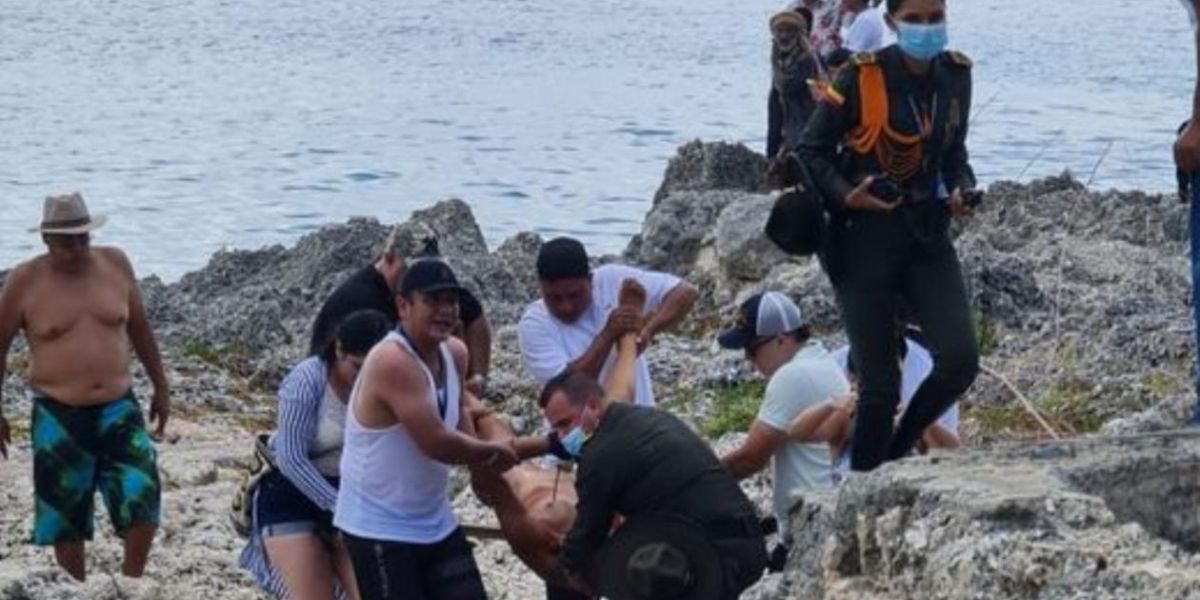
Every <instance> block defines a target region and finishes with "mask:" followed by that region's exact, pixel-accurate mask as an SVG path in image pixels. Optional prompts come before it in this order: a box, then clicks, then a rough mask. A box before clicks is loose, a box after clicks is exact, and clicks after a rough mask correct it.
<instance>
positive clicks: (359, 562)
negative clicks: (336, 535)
mask: <svg viewBox="0 0 1200 600" xmlns="http://www.w3.org/2000/svg"><path fill="white" fill-rule="evenodd" d="M342 539H344V540H345V541H346V548H347V549H348V550H349V551H350V560H351V562H353V563H354V577H355V579H357V580H358V590H359V593H360V594H361V595H362V598H363V600H486V598H487V592H486V591H484V589H483V578H482V577H481V576H480V575H479V567H478V566H476V564H475V555H474V553H473V552H472V550H471V544H470V543H469V542H467V536H466V535H464V534H463V531H462V529H461V528H460V529H455V530H454V533H451V534H450V535H449V536H446V539H444V540H442V541H440V542H435V543H433V544H408V543H403V542H385V541H379V540H371V539H366V538H360V537H357V536H353V535H351V534H349V533H346V532H342Z"/></svg>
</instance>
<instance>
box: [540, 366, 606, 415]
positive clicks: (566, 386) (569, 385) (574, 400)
mask: <svg viewBox="0 0 1200 600" xmlns="http://www.w3.org/2000/svg"><path fill="white" fill-rule="evenodd" d="M559 391H562V392H563V393H564V394H566V395H567V400H568V401H569V402H570V403H571V405H572V406H579V405H581V404H583V403H585V402H587V400H588V398H589V397H591V396H603V395H604V388H602V387H600V383H599V382H597V381H596V379H595V378H594V377H592V376H590V375H587V374H585V373H580V372H578V371H569V370H568V371H563V372H562V373H559V374H558V375H555V376H554V377H551V378H550V381H547V382H546V385H545V387H543V388H542V395H541V396H539V397H538V406H539V407H541V408H546V405H547V404H549V403H550V397H551V396H553V395H554V394H555V393H556V392H559Z"/></svg>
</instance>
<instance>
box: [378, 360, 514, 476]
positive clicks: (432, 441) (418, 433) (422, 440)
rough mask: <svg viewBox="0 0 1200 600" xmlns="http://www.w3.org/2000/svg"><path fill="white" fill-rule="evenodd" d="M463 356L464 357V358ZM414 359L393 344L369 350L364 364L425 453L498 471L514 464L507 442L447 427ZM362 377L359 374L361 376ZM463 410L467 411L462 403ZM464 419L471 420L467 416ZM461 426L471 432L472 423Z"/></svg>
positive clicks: (401, 422)
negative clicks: (433, 405) (481, 438)
mask: <svg viewBox="0 0 1200 600" xmlns="http://www.w3.org/2000/svg"><path fill="white" fill-rule="evenodd" d="M464 358H465V357H464ZM416 361H417V359H416V358H414V357H413V356H412V355H411V354H409V353H408V352H405V351H403V350H401V349H400V348H398V347H396V346H395V345H392V346H391V347H385V348H381V349H377V351H376V352H372V353H371V355H370V357H369V358H368V360H367V365H366V366H364V372H366V371H370V373H371V375H372V376H373V377H377V378H378V379H376V381H377V384H376V385H373V386H371V387H372V388H373V389H374V393H376V394H378V395H379V398H381V399H382V400H383V401H384V403H385V404H386V405H387V407H388V409H389V410H390V411H391V412H392V414H393V415H394V416H395V417H396V420H397V421H399V422H400V424H401V425H402V426H403V427H404V429H405V430H406V431H407V432H408V433H409V435H411V436H412V438H413V441H414V442H416V445H417V447H418V448H420V449H421V452H422V453H424V454H425V455H426V456H428V457H430V458H432V459H434V460H436V461H438V462H441V463H445V464H449V465H489V466H496V467H497V468H498V470H501V471H503V470H504V469H506V468H508V467H511V466H513V465H514V464H516V454H515V452H513V450H512V447H511V446H510V445H509V443H508V442H483V441H480V440H478V439H476V438H475V437H474V436H473V435H471V434H469V433H464V432H463V431H460V430H459V429H458V428H456V429H447V428H445V427H444V426H443V425H442V421H441V418H440V417H439V416H438V414H437V412H436V411H435V410H434V408H433V407H432V406H430V404H429V401H428V400H426V399H427V398H428V397H429V393H430V392H429V384H428V383H427V382H426V380H425V375H424V373H423V372H422V370H421V368H420V366H419V365H418V364H417V362H416ZM360 376H361V375H360ZM462 410H463V412H464V413H468V412H469V411H468V410H467V408H466V407H465V406H464V407H463V409H462ZM466 420H470V418H469V416H467V417H466ZM459 426H460V427H464V428H465V429H467V430H468V431H471V432H473V431H474V427H473V426H470V425H468V426H463V425H462V420H460V422H459Z"/></svg>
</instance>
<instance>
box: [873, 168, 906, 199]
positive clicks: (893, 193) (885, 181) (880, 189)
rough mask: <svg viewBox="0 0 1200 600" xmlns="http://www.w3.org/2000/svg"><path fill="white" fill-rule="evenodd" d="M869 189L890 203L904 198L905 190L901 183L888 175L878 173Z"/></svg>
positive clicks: (877, 196) (874, 194)
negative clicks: (901, 187)
mask: <svg viewBox="0 0 1200 600" xmlns="http://www.w3.org/2000/svg"><path fill="white" fill-rule="evenodd" d="M867 190H868V191H869V192H871V195H872V196H875V197H876V198H879V199H880V200H883V201H884V202H887V203H888V204H895V203H897V202H900V201H901V200H903V199H904V190H902V189H900V184H899V183H896V180H895V179H892V178H891V177H888V176H887V175H876V176H875V179H873V180H872V181H871V186H870V187H869V188H867Z"/></svg>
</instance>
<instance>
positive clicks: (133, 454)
mask: <svg viewBox="0 0 1200 600" xmlns="http://www.w3.org/2000/svg"><path fill="white" fill-rule="evenodd" d="M1183 3H1184V5H1185V6H1186V7H1187V8H1188V9H1189V11H1191V12H1192V15H1193V22H1194V19H1195V5H1194V3H1193V2H1191V1H1190V0H1184V2H1183ZM949 9H950V6H948V2H947V0H886V2H879V1H875V2H869V1H868V0H800V1H798V2H795V3H793V4H792V5H790V6H788V7H787V8H786V9H784V10H781V11H779V12H778V13H776V14H775V15H773V16H772V17H771V18H770V20H769V22H768V23H767V24H766V25H767V32H768V33H769V41H770V44H771V52H770V68H771V73H772V76H771V88H770V90H769V93H768V105H767V113H768V130H767V135H766V154H767V158H768V160H769V169H768V172H767V177H768V181H769V184H770V186H771V187H772V188H773V189H774V190H775V191H776V197H775V205H774V208H773V209H772V211H771V215H770V219H769V221H768V223H767V225H766V229H765V234H766V235H767V236H768V237H769V238H770V239H771V240H772V241H774V242H775V243H776V244H777V245H778V246H779V247H780V248H781V249H783V250H784V251H785V252H787V253H789V254H793V255H798V256H815V257H817V260H819V261H820V264H821V266H822V268H823V270H824V272H825V274H826V275H827V276H828V278H829V281H830V282H831V284H832V287H833V290H834V295H835V298H834V300H835V301H836V306H837V308H838V310H839V311H840V313H841V318H842V322H843V323H844V326H845V335H846V338H847V339H848V341H849V344H848V345H846V346H844V347H840V348H826V346H825V345H824V344H823V343H822V341H821V340H820V339H818V337H817V336H816V334H815V332H814V331H813V330H812V329H811V328H810V326H809V323H808V320H807V319H806V315H805V314H804V311H802V310H801V308H800V307H799V306H798V305H797V303H796V302H795V301H794V300H793V299H792V298H790V297H789V296H788V295H786V294H784V293H781V292H777V291H765V292H761V293H758V294H755V295H753V296H752V297H750V298H748V299H745V300H744V301H743V302H741V303H740V306H739V307H738V308H737V310H736V314H735V318H734V322H732V323H731V324H729V325H728V327H726V328H724V330H723V331H721V333H720V335H719V336H718V337H717V339H716V340H715V341H716V342H717V343H718V344H719V346H720V347H721V348H724V349H727V350H729V351H732V352H739V353H741V354H742V355H743V356H744V358H745V361H746V362H747V363H748V364H749V365H751V366H752V367H753V369H754V370H756V371H757V372H758V373H760V374H761V375H762V376H763V377H764V378H765V379H766V382H767V383H766V386H765V391H764V393H763V396H762V398H761V403H760V404H759V405H758V409H757V414H756V416H755V418H754V419H753V421H752V424H751V425H750V427H749V431H748V432H746V435H745V436H744V437H743V438H741V442H740V444H738V445H737V447H735V448H733V449H731V450H729V451H728V452H726V453H725V454H724V455H723V456H718V455H717V453H716V452H714V450H713V448H712V446H711V445H710V444H709V442H708V441H706V440H705V439H703V438H702V437H700V436H699V435H698V434H697V433H696V432H694V431H693V430H692V429H691V428H690V427H689V426H688V425H687V424H685V423H684V421H682V420H680V419H679V418H677V417H676V416H675V415H673V414H672V413H671V411H670V410H667V409H665V408H662V407H658V406H656V402H655V396H654V383H655V382H656V378H655V375H654V373H653V372H652V370H651V368H650V363H649V362H648V361H647V358H646V352H647V350H648V349H649V348H652V347H653V344H654V341H655V339H656V336H657V335H658V334H660V333H663V332H666V331H670V330H672V329H675V328H676V327H678V326H679V325H680V324H681V323H682V322H683V321H684V320H685V319H686V318H687V316H688V314H689V312H690V311H691V309H692V307H693V305H694V303H696V301H697V299H698V297H699V295H700V291H699V290H698V289H697V288H696V287H695V286H693V285H692V284H690V283H689V282H687V281H685V280H683V279H681V278H679V277H677V276H675V275H672V274H669V273H663V272H655V271H650V270H645V269H642V268H638V267H634V266H627V265H621V264H605V265H603V266H595V265H594V261H593V260H592V258H591V257H589V255H588V252H587V250H586V249H585V247H584V246H583V244H582V243H580V242H579V241H577V240H575V239H571V238H566V237H560V238H556V239H552V240H549V241H547V242H545V243H544V244H543V245H542V246H541V248H540V250H539V251H538V254H537V260H536V278H537V282H536V283H537V287H538V289H539V291H540V298H539V299H537V300H536V301H534V302H532V303H530V304H529V305H528V306H526V307H525V309H524V312H523V313H522V315H521V317H520V319H519V322H518V323H517V335H518V341H519V346H520V353H521V359H522V361H523V363H524V368H525V370H526V371H527V374H528V376H530V377H532V378H533V379H535V380H536V381H537V382H538V383H539V385H541V390H542V391H541V394H540V397H539V398H538V399H537V402H538V406H539V408H540V409H541V414H542V416H543V417H544V424H543V427H542V428H541V430H542V431H544V433H543V434H540V435H534V436H517V435H514V431H513V427H512V426H511V425H510V423H509V422H508V420H507V419H506V417H505V415H502V414H500V413H498V412H496V411H495V410H493V409H492V408H491V407H490V406H489V403H488V402H486V401H484V400H483V398H484V397H486V395H487V394H488V390H489V385H488V384H489V375H490V369H491V365H490V356H491V340H492V325H491V323H490V322H489V321H488V317H487V314H486V313H487V311H486V308H485V307H484V306H483V305H482V303H481V302H480V301H479V300H478V299H477V298H476V297H475V296H474V295H473V294H472V293H471V291H469V290H468V289H467V288H466V287H464V285H463V284H462V283H461V282H460V281H459V279H458V277H457V275H456V274H455V272H454V270H453V269H452V268H451V267H450V266H449V264H448V263H447V262H446V261H445V260H443V259H442V257H441V256H440V252H439V248H438V244H437V240H436V239H429V240H426V243H425V246H424V248H423V250H422V251H421V252H420V253H418V254H413V253H411V252H409V253H406V252H405V251H404V250H403V248H402V245H401V244H400V243H399V240H398V236H397V234H396V232H395V231H393V233H392V235H391V236H390V237H389V239H388V240H387V241H386V243H385V244H384V246H383V247H382V248H381V249H380V251H379V253H378V256H377V257H376V259H375V260H374V261H373V262H371V263H370V264H365V265H363V266H362V268H361V269H360V270H359V271H357V272H356V273H354V274H353V275H352V276H350V277H349V278H348V279H346V280H345V281H344V282H343V283H341V285H340V286H339V287H338V288H337V289H335V290H334V291H333V292H332V293H331V294H330V295H329V296H328V298H327V299H326V300H325V302H324V305H323V306H322V308H321V309H320V311H319V313H318V314H317V316H316V319H315V322H314V323H313V327H312V333H311V343H310V345H309V356H308V357H307V358H305V359H304V360H302V361H300V362H299V363H298V364H295V365H294V367H293V368H292V369H291V371H290V372H289V373H288V374H287V375H286V376H285V377H284V378H283V380H282V381H281V383H280V385H279V389H278V402H279V404H278V415H277V423H276V427H275V429H274V431H273V432H272V433H270V434H269V435H266V436H263V437H262V438H261V439H256V440H247V448H248V449H249V448H250V447H251V446H254V447H255V448H256V450H255V457H256V460H255V464H254V467H253V469H251V470H249V471H248V472H247V473H246V474H245V479H244V482H243V485H241V486H240V488H239V489H238V492H237V494H236V497H235V498H233V499H232V501H231V508H230V518H231V520H232V522H233V523H234V525H235V528H236V529H237V530H238V532H239V533H240V534H241V535H242V536H243V537H244V538H245V546H244V549H243V551H242V553H241V554H240V556H239V559H238V563H239V565H240V566H241V567H243V568H244V569H246V570H247V571H249V573H250V574H252V576H253V577H254V579H255V581H256V582H257V583H258V584H259V585H260V586H261V587H262V589H263V590H264V591H266V592H268V593H270V594H272V595H274V596H277V597H280V598H354V599H359V598H362V599H377V598H404V599H423V598H430V599H434V598H445V599H472V598H485V597H486V595H487V594H486V592H485V589H484V585H483V580H482V578H481V575H480V572H479V568H478V566H477V565H476V562H475V558H474V554H473V546H472V544H471V542H470V541H469V540H468V538H470V537H476V538H488V537H490V538H496V539H502V540H504V541H505V542H507V543H508V544H509V546H510V547H511V549H512V552H513V553H514V554H515V555H516V556H517V557H518V558H519V559H520V560H521V561H522V562H523V563H524V564H525V565H526V566H528V567H529V568H530V569H531V570H532V571H533V572H535V573H536V574H537V575H539V576H540V577H542V578H543V579H544V580H545V586H546V595H547V598H551V599H554V598H562V599H569V598H596V597H605V598H613V599H617V600H626V599H631V600H633V599H636V600H648V599H661V598H680V599H683V598H686V599H714V600H715V599H721V600H724V599H732V598H737V597H739V596H740V595H741V594H742V593H743V592H744V591H745V590H746V589H747V588H749V587H750V586H752V585H753V584H754V583H755V582H757V581H758V580H759V579H760V578H761V577H763V575H764V573H766V572H768V571H771V570H775V571H778V570H781V569H782V567H783V564H784V563H785V562H786V561H787V557H788V554H789V547H790V545H791V544H792V543H793V540H792V539H791V536H790V534H789V533H788V532H789V528H788V527H787V526H786V525H787V519H788V514H789V511H790V509H791V508H792V507H793V506H794V505H795V504H796V503H797V502H798V501H799V500H800V498H801V497H802V496H803V495H804V494H805V493H808V492H811V491H813V490H823V489H831V488H834V487H836V486H838V485H840V484H842V482H844V481H846V480H847V479H849V478H853V477H855V476H856V474H862V473H866V472H870V471H872V470H874V469H876V468H878V467H880V466H881V465H883V464H885V463H887V462H889V461H897V460H903V459H904V458H905V457H908V456H911V455H913V454H914V453H927V452H930V451H933V450H951V449H954V448H957V447H959V445H960V443H961V442H960V439H959V414H958V406H957V404H956V402H957V400H958V399H959V398H960V397H962V396H963V395H964V393H966V392H967V390H968V389H969V388H970V387H971V386H972V384H973V382H974V381H975V378H976V375H977V373H978V372H979V370H980V365H979V352H978V341H977V340H976V331H975V327H974V325H973V322H972V318H971V314H970V311H969V309H968V302H967V295H966V292H965V288H964V282H963V276H962V273H961V270H960V266H959V260H958V255H957V252H956V249H955V247H954V244H953V243H952V239H951V235H950V227H951V224H952V222H953V220H954V219H955V218H961V217H969V216H970V215H971V213H972V211H973V210H974V209H975V208H976V207H978V206H979V204H980V203H981V202H984V201H986V200H985V199H984V197H983V194H982V193H981V192H980V191H979V190H977V189H976V180H975V174H974V171H973V169H972V166H971V163H970V161H969V153H968V151H967V137H968V129H969V125H970V123H971V110H972V97H971V93H972V62H971V60H970V59H969V58H968V57H967V56H965V55H963V54H962V53H960V52H957V51H954V50H952V49H950V48H948V39H949V38H948V22H949V16H950V12H949ZM764 39H766V36H765V35H764ZM1198 47H1200V46H1198ZM1197 117H1200V88H1197V92H1196V95H1195V99H1194V103H1193V106H1192V118H1191V119H1190V120H1189V121H1188V122H1186V123H1185V124H1184V125H1183V126H1182V128H1181V129H1180V135H1179V138H1178V141H1177V143H1176V144H1175V146H1174V158H1175V161H1176V164H1177V167H1178V170H1179V188H1180V194H1181V198H1182V199H1184V200H1185V201H1189V202H1194V201H1195V199H1196V194H1200V186H1197V185H1196V183H1197V176H1198V175H1200V121H1197V120H1196V118H1197ZM104 224H105V218H104V217H103V216H102V215H94V214H92V213H91V212H90V211H89V209H88V207H87V205H86V203H85V200H84V198H83V197H82V196H81V195H79V194H69V195H62V196H52V197H49V198H46V200H45V202H44V210H43V219H42V221H41V223H40V225H39V226H38V228H37V231H38V232H39V233H40V235H41V236H42V240H43V241H44V243H45V247H46V249H45V252H44V253H43V254H41V255H39V256H37V257H36V258H34V259H31V260H29V261H27V262H25V263H23V264H21V265H19V266H18V267H16V268H15V269H13V270H12V271H11V272H10V273H9V274H8V276H7V278H6V280H5V282H4V288H3V291H2V293H0V380H2V379H3V377H4V375H5V373H4V370H5V369H6V366H7V364H8V362H7V354H8V351H9V347H10V345H11V344H12V342H13V340H14V338H15V337H16V336H17V335H18V334H22V335H23V336H24V339H25V340H26V343H27V346H28V351H29V353H30V356H31V360H30V361H29V365H30V367H29V368H28V370H27V373H26V376H27V385H28V389H29V390H30V393H31V395H32V397H33V414H32V423H31V427H30V428H29V431H30V432H31V433H30V436H31V440H30V442H31V452H32V456H33V470H34V489H35V495H36V504H35V507H36V508H35V514H34V515H33V541H34V543H35V544H38V545H42V546H52V547H53V548H54V556H55V559H56V560H57V562H58V564H59V565H60V566H61V567H62V569H64V570H65V571H66V572H68V573H69V574H70V575H71V576H73V577H74V578H76V579H78V580H84V579H85V578H86V577H87V573H86V560H85V543H86V542H87V541H88V540H90V539H91V537H92V533H93V529H94V523H93V497H94V495H95V493H96V492H97V491H99V492H100V493H101V494H102V495H103V497H104V501H105V503H106V505H107V506H108V509H109V510H108V514H109V515H110V518H111V520H112V525H113V527H114V528H115V530H116V531H117V532H118V534H119V536H120V538H121V539H122V541H123V544H124V552H125V557H124V562H123V564H122V571H123V574H124V575H126V576H130V577H138V576H141V575H142V574H143V571H144V569H145V565H146V561H147V557H148V555H149V552H150V550H151V546H152V541H153V539H154V534H155V531H156V530H157V528H158V525H159V523H160V512H161V511H160V504H161V495H162V485H161V483H160V481H159V473H158V467H157V460H158V455H157V449H156V446H155V441H157V440H158V439H160V438H161V437H162V436H163V435H164V432H165V427H166V424H167V422H168V418H169V415H170V412H171V400H170V398H171V391H170V385H169V382H168V380H167V377H166V375H165V372H164V369H163V364H162V360H161V359H160V356H159V349H158V346H157V343H156V341H155V337H154V335H153V333H152V331H151V328H150V323H149V320H148V318H147V314H146V310H145V309H144V307H143V304H142V299H141V296H140V292H139V289H138V286H137V282H136V279H135V276H134V272H133V269H132V267H131V265H130V262H129V260H128V259H127V258H126V256H125V254H123V253H122V251H120V250H118V249H116V248H111V247H98V246H92V245H91V233H92V232H93V231H94V230H96V229H97V228H99V227H101V226H102V225H104ZM1193 235H1196V233H1195V232H1193ZM406 254H407V255H406ZM1195 259H1196V258H1195V257H1193V260H1195ZM129 346H132V348H133V350H134V353H135V354H136V356H137V358H138V359H139V360H140V362H141V363H142V365H143V366H144V368H145V371H146V373H147V374H148V376H149V378H150V380H151V381H152V382H153V388H154V392H153V396H152V398H151V399H150V403H149V412H148V417H149V418H148V419H146V418H144V417H143V412H142V408H141V407H140V405H139V400H138V398H136V397H135V396H134V395H133V393H132V387H133V386H132V379H131V376H130V366H131V365H130V364H129V363H130V360H129V358H128V353H127V352H126V348H127V347H129ZM147 420H149V421H150V423H151V424H153V426H154V430H153V431H151V429H150V428H149V425H148V423H147ZM11 444H12V429H11V427H10V423H9V422H8V421H7V420H6V419H5V418H4V417H3V416H0V454H3V455H4V456H5V457H6V458H7V456H8V450H9V448H10V445H11ZM769 465H770V466H773V469H772V481H773V489H772V500H773V510H772V512H771V514H767V515H763V514H758V513H757V512H756V508H755V506H754V505H753V503H752V502H751V501H750V499H749V498H748V497H747V495H746V494H745V493H744V492H743V490H742V488H741V487H740V486H739V483H738V482H739V480H741V479H744V478H746V477H749V476H751V475H754V474H756V473H759V472H761V471H764V470H765V469H767V467H768V466H769ZM455 466H465V467H466V468H467V469H469V472H470V484H471V488H472V489H473V491H474V493H475V494H476V496H477V497H478V498H479V500H481V501H482V502H483V503H484V504H485V505H486V506H487V507H489V508H490V509H491V510H492V511H494V512H495V515H496V519H497V521H498V523H499V528H498V529H496V528H491V527H486V526H480V525H477V524H471V523H466V524H464V523H460V521H459V520H458V518H457V517H456V515H455V513H454V509H453V507H452V505H451V503H450V500H449V498H448V490H449V486H450V485H451V482H450V476H451V470H452V468H453V467H455ZM776 532H779V533H778V535H776ZM768 540H771V541H770V544H769V542H768Z"/></svg>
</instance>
